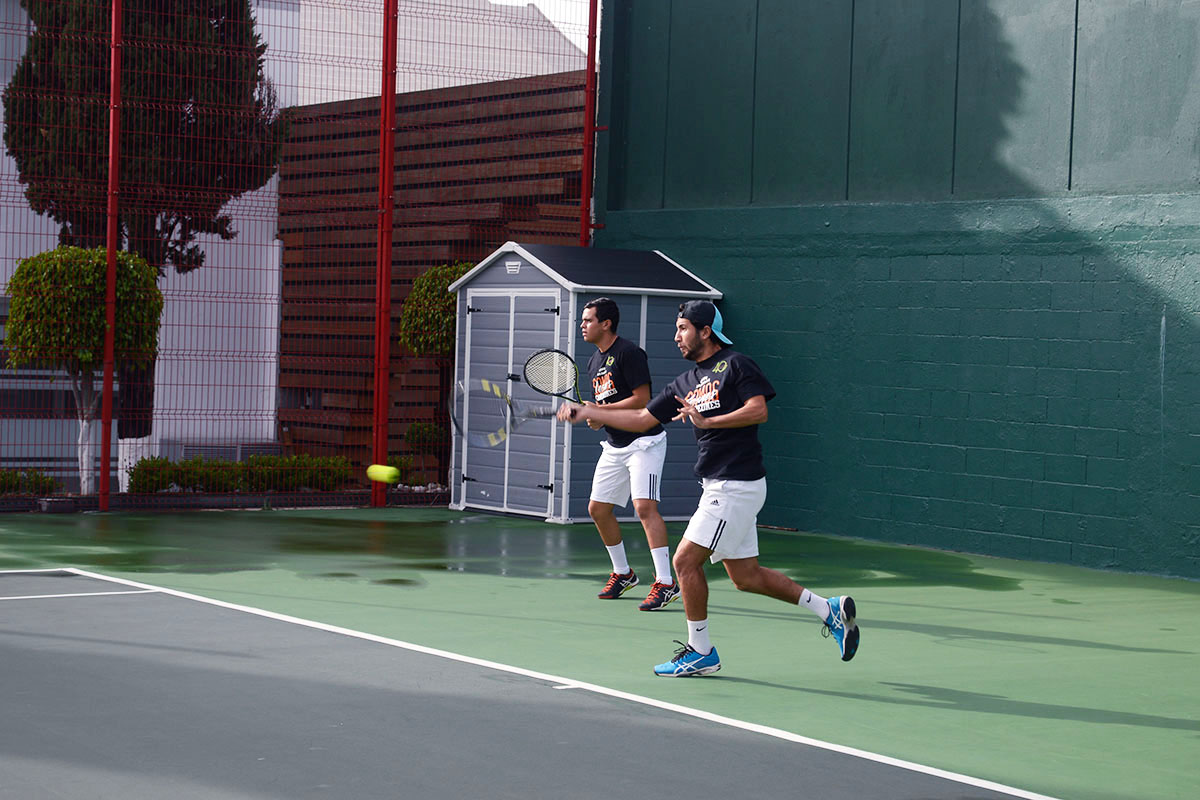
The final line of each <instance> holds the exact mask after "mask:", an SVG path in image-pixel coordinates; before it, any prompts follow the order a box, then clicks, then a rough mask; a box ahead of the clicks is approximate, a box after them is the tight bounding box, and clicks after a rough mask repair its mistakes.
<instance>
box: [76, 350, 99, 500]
mask: <svg viewBox="0 0 1200 800" xmlns="http://www.w3.org/2000/svg"><path fill="white" fill-rule="evenodd" d="M94 378H95V376H94V374H93V373H92V371H91V370H90V369H88V370H83V371H81V372H79V373H77V374H73V375H71V384H72V385H71V393H72V394H73V395H75V415H76V417H77V418H78V419H79V440H78V443H77V445H78V452H79V493H80V494H92V493H93V492H94V491H95V490H96V482H95V476H94V475H93V464H94V463H95V459H96V447H95V445H93V444H92V421H93V420H94V419H95V417H96V404H97V403H98V402H99V401H100V396H99V395H97V394H96V387H95V382H94Z"/></svg>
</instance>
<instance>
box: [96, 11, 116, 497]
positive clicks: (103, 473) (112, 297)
mask: <svg viewBox="0 0 1200 800" xmlns="http://www.w3.org/2000/svg"><path fill="white" fill-rule="evenodd" d="M111 40H112V58H111V69H110V73H111V74H110V75H109V89H108V92H109V106H108V242H107V244H108V286H107V291H106V293H105V297H104V318H105V322H106V325H107V327H106V328H105V331H104V390H103V394H102V395H101V398H102V399H101V406H100V418H101V420H102V423H101V434H100V510H101V511H108V495H109V479H108V473H109V470H110V469H111V461H112V452H111V450H112V444H111V443H112V413H113V365H114V361H115V357H114V353H113V351H114V349H115V348H114V340H115V338H116V327H117V250H118V248H119V246H120V241H119V236H120V227H119V225H118V219H117V210H118V205H117V192H118V190H119V189H120V185H121V184H120V180H119V173H118V168H119V167H120V164H121V156H120V154H121V0H113V4H112V37H111Z"/></svg>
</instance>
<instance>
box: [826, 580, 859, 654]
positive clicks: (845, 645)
mask: <svg viewBox="0 0 1200 800" xmlns="http://www.w3.org/2000/svg"><path fill="white" fill-rule="evenodd" d="M821 635H822V636H830V635H832V636H833V641H834V642H836V643H837V646H838V652H840V653H841V654H842V661H849V660H850V659H852V658H854V654H855V653H857V652H858V625H857V624H856V623H855V622H854V598H853V597H850V596H849V595H842V596H841V597H831V598H829V616H828V617H826V618H825V627H824V628H823V629H822V630H821Z"/></svg>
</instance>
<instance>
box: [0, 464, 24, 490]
mask: <svg viewBox="0 0 1200 800" xmlns="http://www.w3.org/2000/svg"><path fill="white" fill-rule="evenodd" d="M20 491H21V473H19V472H17V471H16V470H15V469H0V494H17V493H18V492H20Z"/></svg>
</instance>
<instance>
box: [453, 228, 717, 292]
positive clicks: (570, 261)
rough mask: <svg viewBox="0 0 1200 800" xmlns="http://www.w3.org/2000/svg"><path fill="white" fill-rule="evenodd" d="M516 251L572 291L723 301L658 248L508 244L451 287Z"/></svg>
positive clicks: (469, 278)
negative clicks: (626, 248) (613, 248)
mask: <svg viewBox="0 0 1200 800" xmlns="http://www.w3.org/2000/svg"><path fill="white" fill-rule="evenodd" d="M510 253H515V254H517V255H520V256H521V257H523V258H524V259H525V260H526V261H528V262H529V263H530V264H532V265H533V266H535V267H537V268H538V269H539V270H541V271H542V272H543V273H545V275H546V276H547V277H549V278H550V279H551V280H553V281H555V282H556V283H558V284H559V285H560V286H563V287H565V288H567V289H568V290H570V291H572V292H581V291H590V292H624V293H630V292H633V293H637V294H653V295H672V296H679V297H708V298H711V299H714V300H716V299H720V298H721V296H722V293H721V292H720V291H718V290H717V289H715V288H713V287H712V286H711V285H709V284H708V283H706V282H705V281H703V280H701V279H700V278H698V277H696V276H695V275H693V274H692V273H691V272H689V271H688V270H686V269H684V268H683V267H682V266H680V265H679V264H677V263H675V262H674V261H672V260H671V259H669V258H667V257H666V256H665V255H663V254H662V253H661V252H659V251H657V250H605V249H600V248H593V247H571V246H566V245H553V244H524V245H523V244H517V243H516V242H506V243H505V244H504V245H502V246H501V247H500V248H499V249H498V250H496V251H495V252H494V253H492V254H491V255H489V256H488V257H487V258H485V259H483V260H482V261H480V262H479V264H477V265H476V266H475V268H474V269H472V270H471V271H470V272H468V273H467V274H465V275H463V276H462V277H461V278H459V279H458V280H457V281H455V282H454V283H452V284H450V287H449V289H450V291H452V292H457V291H458V290H459V289H460V288H461V287H463V286H465V285H466V284H468V283H470V282H471V279H472V278H473V277H474V276H475V275H477V274H478V273H479V272H481V271H483V270H485V269H487V268H488V266H490V265H491V264H493V263H495V262H496V261H497V260H498V259H500V258H503V257H504V256H505V255H506V254H510Z"/></svg>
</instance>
